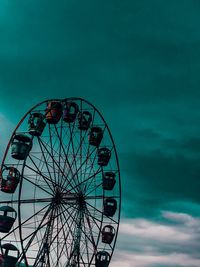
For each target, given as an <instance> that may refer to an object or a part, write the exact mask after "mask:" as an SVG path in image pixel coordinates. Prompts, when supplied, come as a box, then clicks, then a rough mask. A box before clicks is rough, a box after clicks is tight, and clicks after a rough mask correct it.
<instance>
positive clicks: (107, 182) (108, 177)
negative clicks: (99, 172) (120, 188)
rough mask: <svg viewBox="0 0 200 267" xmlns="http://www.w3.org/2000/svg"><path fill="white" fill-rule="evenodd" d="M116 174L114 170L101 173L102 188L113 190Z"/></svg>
mask: <svg viewBox="0 0 200 267" xmlns="http://www.w3.org/2000/svg"><path fill="white" fill-rule="evenodd" d="M115 178H116V174H115V173H114V172H105V173H103V189H104V190H113V188H114V186H115V183H116V179H115Z"/></svg>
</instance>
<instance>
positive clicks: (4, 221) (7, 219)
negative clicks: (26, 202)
mask: <svg viewBox="0 0 200 267" xmlns="http://www.w3.org/2000/svg"><path fill="white" fill-rule="evenodd" d="M16 218H17V212H16V211H15V210H14V209H13V208H12V207H9V206H3V207H1V208H0V232H1V233H9V232H10V230H11V228H12V227H13V224H14V222H15V220H16Z"/></svg>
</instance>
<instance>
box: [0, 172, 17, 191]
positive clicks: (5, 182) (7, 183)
mask: <svg viewBox="0 0 200 267" xmlns="http://www.w3.org/2000/svg"><path fill="white" fill-rule="evenodd" d="M19 181H20V172H19V171H18V170H17V169H16V168H14V167H6V168H4V169H3V171H2V175H1V191H2V192H5V193H10V194H13V193H14V192H15V190H16V188H17V185H18V183H19Z"/></svg>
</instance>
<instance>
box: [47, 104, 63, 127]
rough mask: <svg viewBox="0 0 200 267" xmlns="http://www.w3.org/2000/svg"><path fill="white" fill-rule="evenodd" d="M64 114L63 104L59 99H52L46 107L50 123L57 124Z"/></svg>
mask: <svg viewBox="0 0 200 267" xmlns="http://www.w3.org/2000/svg"><path fill="white" fill-rule="evenodd" d="M61 116H62V104H61V103H60V102H59V101H51V102H49V103H48V105H47V109H46V121H47V122H48V123H49V124H56V123H58V122H59V120H60V118H61Z"/></svg>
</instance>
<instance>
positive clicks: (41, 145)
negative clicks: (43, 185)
mask: <svg viewBox="0 0 200 267" xmlns="http://www.w3.org/2000/svg"><path fill="white" fill-rule="evenodd" d="M38 143H39V146H40V150H41V152H42V155H43V158H44V161H45V164H46V168H47V171H48V173H49V178H50V180H51V181H52V183H53V182H55V183H56V181H54V180H53V177H52V172H50V169H49V164H48V161H47V158H46V157H45V152H44V150H43V148H44V147H45V149H46V150H47V144H46V146H44V143H43V141H42V139H41V138H40V137H38ZM42 147H43V148H42ZM48 156H49V154H48ZM51 168H52V166H51Z"/></svg>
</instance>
